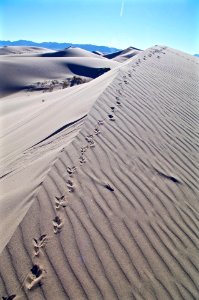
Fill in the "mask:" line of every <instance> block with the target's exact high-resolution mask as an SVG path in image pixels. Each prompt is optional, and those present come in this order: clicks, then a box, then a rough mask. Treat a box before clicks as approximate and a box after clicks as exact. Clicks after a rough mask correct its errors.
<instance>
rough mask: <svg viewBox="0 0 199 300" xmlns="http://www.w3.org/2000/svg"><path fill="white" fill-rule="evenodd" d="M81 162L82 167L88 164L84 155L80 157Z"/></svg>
mask: <svg viewBox="0 0 199 300" xmlns="http://www.w3.org/2000/svg"><path fill="white" fill-rule="evenodd" d="M79 162H80V164H81V165H82V164H84V163H86V158H85V157H84V155H81V156H80V158H79Z"/></svg>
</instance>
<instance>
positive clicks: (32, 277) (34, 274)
mask: <svg viewBox="0 0 199 300" xmlns="http://www.w3.org/2000/svg"><path fill="white" fill-rule="evenodd" d="M43 277H44V269H42V268H41V267H40V266H39V265H34V266H33V267H32V269H31V270H30V272H29V273H28V276H27V278H26V283H25V285H26V288H27V289H28V290H31V289H32V288H33V287H35V286H36V285H37V284H39V283H40V282H41V280H42V278H43Z"/></svg>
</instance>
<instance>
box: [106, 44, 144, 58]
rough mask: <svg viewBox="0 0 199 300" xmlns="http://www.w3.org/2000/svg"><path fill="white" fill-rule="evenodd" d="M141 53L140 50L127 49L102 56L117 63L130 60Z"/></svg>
mask: <svg viewBox="0 0 199 300" xmlns="http://www.w3.org/2000/svg"><path fill="white" fill-rule="evenodd" d="M141 51H142V50H140V49H137V48H134V47H128V48H126V49H124V50H121V51H118V52H114V53H111V54H107V55H104V57H106V58H108V59H112V60H115V61H118V62H124V61H126V60H127V59H129V58H132V57H133V56H135V55H137V54H139V53H140V52H141Z"/></svg>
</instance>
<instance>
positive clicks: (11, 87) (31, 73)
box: [0, 53, 119, 97]
mask: <svg viewBox="0 0 199 300" xmlns="http://www.w3.org/2000/svg"><path fill="white" fill-rule="evenodd" d="M91 54H92V53H91ZM118 64H119V63H117V62H114V61H111V60H108V59H105V58H104V59H103V58H99V56H97V55H96V58H95V57H36V56H32V57H10V56H2V58H0V65H1V68H0V78H1V82H0V96H1V97H5V96H7V95H10V94H12V93H15V92H17V91H21V90H22V89H26V88H28V87H29V86H31V85H34V84H36V83H37V82H44V81H45V80H49V79H52V80H54V79H59V80H64V79H65V78H67V77H72V76H73V75H78V76H83V77H87V78H96V77H98V76H99V74H100V69H103V68H110V69H112V68H114V67H116V66H117V65H118Z"/></svg>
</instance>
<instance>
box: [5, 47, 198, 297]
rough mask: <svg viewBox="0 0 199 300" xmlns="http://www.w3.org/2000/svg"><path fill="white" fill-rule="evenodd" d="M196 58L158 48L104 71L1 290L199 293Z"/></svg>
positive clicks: (19, 236) (12, 247) (24, 293)
mask: <svg viewBox="0 0 199 300" xmlns="http://www.w3.org/2000/svg"><path fill="white" fill-rule="evenodd" d="M198 64H199V63H198V59H197V58H194V57H191V56H190V55H188V54H185V53H182V52H180V51H177V50H174V49H171V48H167V47H162V46H156V47H153V48H149V49H147V50H145V51H143V52H142V53H140V54H139V55H137V56H135V57H133V58H132V59H130V60H129V61H128V62H125V63H124V64H122V66H121V67H120V68H118V69H117V70H112V71H111V72H110V73H106V74H104V75H103V76H102V77H101V78H102V79H103V78H105V79H106V80H108V79H109V80H110V81H109V83H108V84H107V86H106V88H104V89H103V90H102V91H101V93H99V95H98V97H97V99H96V100H95V102H94V103H93V105H92V107H91V109H90V110H89V112H88V113H87V117H86V118H85V119H84V120H83V124H82V127H81V130H80V131H79V132H78V134H77V135H76V136H75V137H74V138H73V139H72V140H71V143H70V144H68V145H67V147H65V149H62V151H61V152H60V153H59V154H57V156H56V159H55V160H54V161H53V163H52V165H51V167H50V168H49V170H48V172H47V173H45V174H44V176H43V180H42V182H41V184H40V186H39V188H38V190H37V193H36V194H35V195H34V200H33V202H32V205H31V207H30V208H29V210H28V211H27V214H26V215H25V217H24V218H23V220H22V221H21V223H20V225H19V226H18V227H17V228H16V230H15V232H14V234H13V236H12V238H11V239H10V240H9V242H8V243H7V245H6V247H5V248H4V249H3V251H2V253H1V255H0V292H1V294H2V295H5V297H8V296H9V295H17V296H18V297H21V299H38V300H40V299H41V300H42V299H61V300H62V299H63V300H65V299H107V300H108V299H121V300H123V299H127V300H128V299H145V300H148V299H150V300H151V299H152V300H153V299H154V300H156V299H166V300H167V299H168V300H169V299H179V300H180V299H198V295H199V288H198V287H199V260H198V248H199V235H198V228H199V206H198V198H199V190H198V178H199V176H198V175H199V171H198V150H199V134H198V126H197V125H198V121H199V113H198V112H199V110H198V99H197V92H198V90H199V85H198V77H199V74H198ZM113 73H114V76H113ZM110 76H112V77H110ZM110 78H111V79H110ZM102 79H101V80H102ZM101 80H100V78H98V79H96V85H95V89H96V91H97V90H98V89H99V85H102V84H103V82H102V81H101ZM94 83H95V81H92V82H91V83H90V85H88V86H87V95H90V92H89V86H90V88H91V87H92V88H93V87H94ZM75 92H77V91H75ZM75 92H74V93H75ZM93 92H94V91H93V89H92V93H93ZM77 97H80V94H77ZM85 97H86V94H85ZM66 123H67V122H66ZM56 129H57V128H56ZM56 129H54V131H53V132H52V133H55V134H54V135H53V137H54V138H55V137H56ZM10 278H12V280H10Z"/></svg>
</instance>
